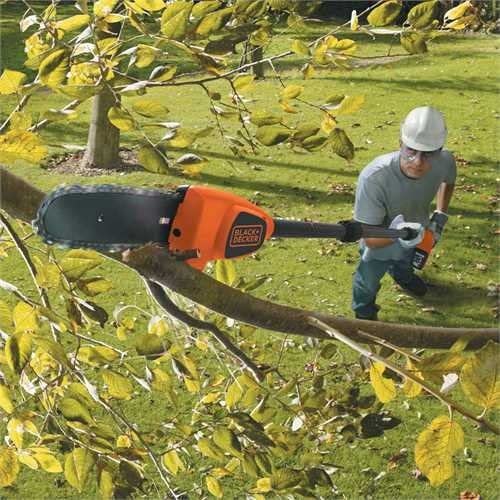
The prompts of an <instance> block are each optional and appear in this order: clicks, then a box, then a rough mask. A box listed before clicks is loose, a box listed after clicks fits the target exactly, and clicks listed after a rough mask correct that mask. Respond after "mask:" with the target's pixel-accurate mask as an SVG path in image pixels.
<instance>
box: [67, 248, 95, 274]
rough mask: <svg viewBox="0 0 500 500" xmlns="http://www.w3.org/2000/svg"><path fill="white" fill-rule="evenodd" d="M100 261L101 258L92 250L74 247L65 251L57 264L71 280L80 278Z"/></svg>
mask: <svg viewBox="0 0 500 500" xmlns="http://www.w3.org/2000/svg"><path fill="white" fill-rule="evenodd" d="M102 262H103V258H102V257H101V256H100V255H99V254H98V253H97V252H96V251H94V250H83V249H75V250H70V251H69V252H67V253H66V254H65V255H64V257H63V258H62V259H61V261H60V262H59V264H60V267H61V270H62V272H63V273H64V274H65V275H66V277H67V278H69V279H71V280H73V279H78V278H81V277H82V276H83V275H84V274H85V273H86V272H87V271H90V270H91V269H94V268H95V267H97V266H98V265H99V264H101V263H102Z"/></svg>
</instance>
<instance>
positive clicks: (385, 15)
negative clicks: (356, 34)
mask: <svg viewBox="0 0 500 500" xmlns="http://www.w3.org/2000/svg"><path fill="white" fill-rule="evenodd" d="M402 6H403V4H402V2H401V0H388V1H387V2H384V3H383V4H382V5H379V6H378V7H377V8H376V9H373V10H372V11H371V12H370V14H369V15H368V17H367V20H368V22H369V23H370V24H371V25H372V26H374V27H380V26H387V25H388V24H391V23H392V22H393V21H395V20H396V18H397V17H398V16H399V13H400V12H401V7H402Z"/></svg>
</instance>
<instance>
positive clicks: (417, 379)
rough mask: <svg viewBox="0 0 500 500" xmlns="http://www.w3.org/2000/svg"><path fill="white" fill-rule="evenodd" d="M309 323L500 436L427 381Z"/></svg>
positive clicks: (333, 331)
mask: <svg viewBox="0 0 500 500" xmlns="http://www.w3.org/2000/svg"><path fill="white" fill-rule="evenodd" d="M309 323H310V324H311V325H313V326H316V327H317V328H321V330H323V331H324V332H325V333H327V334H328V335H330V336H331V337H332V338H335V339H337V340H339V341H340V342H342V343H344V344H346V345H347V346H349V347H350V348H351V349H353V350H355V351H357V352H359V353H360V354H362V355H363V356H366V357H367V358H368V359H370V360H371V361H378V362H380V363H382V364H383V365H384V366H386V367H387V368H389V369H390V370H392V371H393V372H395V373H397V374H398V375H401V376H402V377H405V378H408V379H410V380H412V381H413V382H415V383H416V384H418V385H420V386H421V387H422V389H424V390H425V391H426V392H428V393H429V394H430V395H432V396H434V397H435V398H436V399H438V400H439V401H441V402H442V403H443V404H444V405H445V406H448V407H451V408H453V409H454V410H455V411H457V412H458V413H460V414H461V415H463V416H464V417H467V418H469V419H470V420H473V421H474V422H476V423H478V424H480V425H484V426H485V427H487V428H488V429H489V430H490V431H492V432H493V433H495V434H497V435H500V428H499V427H497V426H496V425H495V424H494V423H493V422H490V421H489V420H486V419H485V418H484V417H481V416H477V415H474V413H472V412H471V411H470V410H468V409H467V408H465V407H464V406H462V405H461V404H459V403H457V402H455V401H453V400H452V399H450V398H448V397H447V396H445V395H444V394H441V393H440V392H439V390H438V389H437V388H435V387H433V386H432V385H431V384H428V383H427V382H426V381H425V380H423V379H421V378H420V377H417V376H416V375H414V374H413V373H410V372H408V371H406V370H405V369H404V368H401V367H400V366H398V365H396V364H395V363H393V362H392V361H390V360H388V359H385V358H383V357H382V356H379V355H378V354H376V353H374V352H372V351H370V350H369V349H367V348H365V347H363V346H361V345H359V344H358V343H357V342H355V341H354V340H352V339H350V338H349V337H346V336H345V335H343V334H342V333H340V332H339V331H338V330H336V329H335V328H332V327H331V326H329V325H327V324H326V323H323V322H322V321H320V320H319V319H317V318H313V317H312V316H310V317H309Z"/></svg>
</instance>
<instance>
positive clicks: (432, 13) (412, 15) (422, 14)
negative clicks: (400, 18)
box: [407, 0, 440, 29]
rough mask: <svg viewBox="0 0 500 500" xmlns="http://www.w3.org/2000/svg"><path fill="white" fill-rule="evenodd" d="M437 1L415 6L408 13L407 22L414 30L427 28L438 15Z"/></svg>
mask: <svg viewBox="0 0 500 500" xmlns="http://www.w3.org/2000/svg"><path fill="white" fill-rule="evenodd" d="M439 4H440V2H439V0H430V1H426V2H422V3H419V4H417V5H415V6H414V7H413V8H412V9H411V10H410V12H408V18H407V21H408V22H409V23H410V24H411V25H412V27H413V28H415V29H423V28H427V26H429V25H430V24H431V23H432V21H434V19H436V17H437V15H438V14H439Z"/></svg>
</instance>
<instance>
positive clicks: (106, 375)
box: [101, 370, 134, 400]
mask: <svg viewBox="0 0 500 500" xmlns="http://www.w3.org/2000/svg"><path fill="white" fill-rule="evenodd" d="M101 375H102V379H103V381H104V383H105V384H106V385H107V386H108V392H109V395H110V396H111V397H113V398H116V399H125V400H129V399H132V392H133V390H134V387H133V386H132V383H131V382H130V380H128V379H127V378H125V377H124V376H123V375H120V374H119V373H116V372H113V371H111V370H104V371H103V372H102V374H101Z"/></svg>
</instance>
